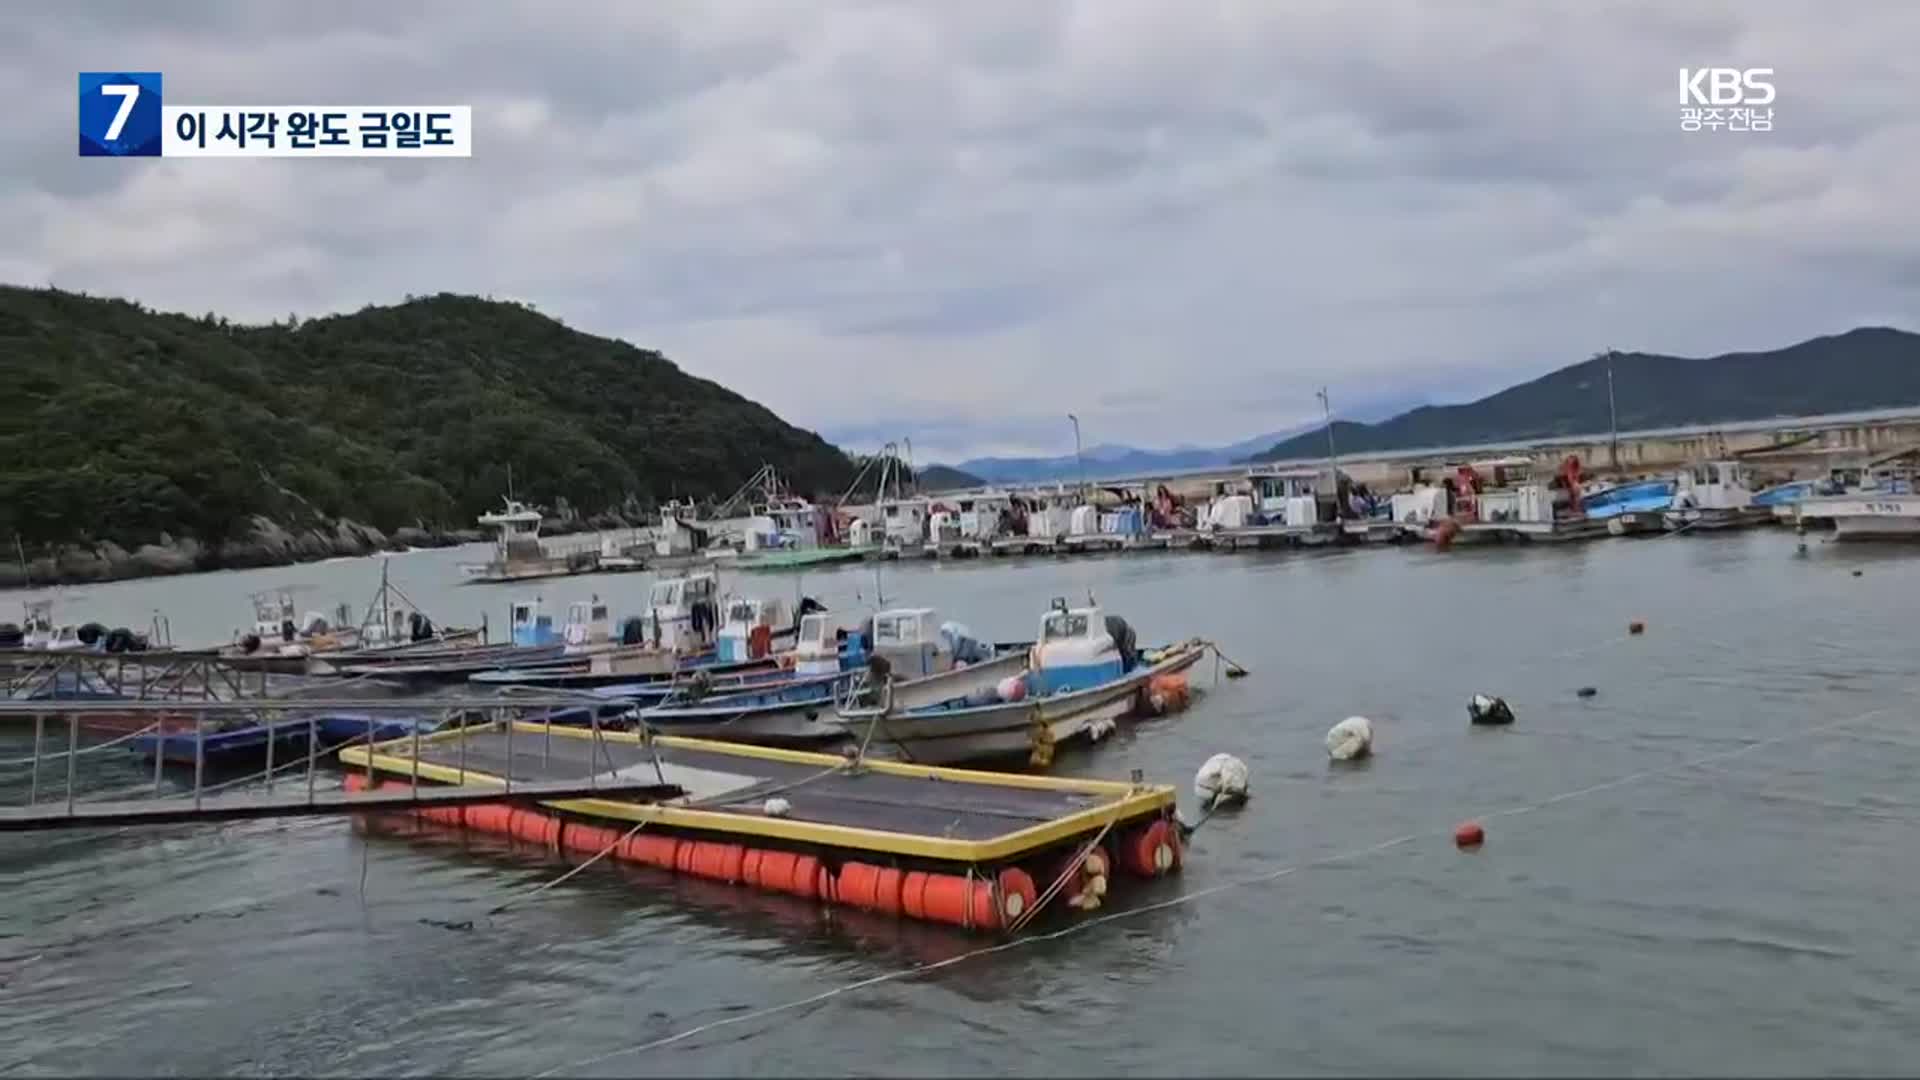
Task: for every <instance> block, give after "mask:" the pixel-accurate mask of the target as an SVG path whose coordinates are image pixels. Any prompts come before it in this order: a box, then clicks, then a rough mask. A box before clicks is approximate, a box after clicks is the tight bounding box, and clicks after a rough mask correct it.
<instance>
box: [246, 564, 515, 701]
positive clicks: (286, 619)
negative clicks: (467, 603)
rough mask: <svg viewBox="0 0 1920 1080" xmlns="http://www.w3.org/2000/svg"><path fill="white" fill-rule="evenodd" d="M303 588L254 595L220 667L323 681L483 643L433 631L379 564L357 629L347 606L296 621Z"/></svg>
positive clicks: (463, 634) (474, 634) (473, 633)
mask: <svg viewBox="0 0 1920 1080" xmlns="http://www.w3.org/2000/svg"><path fill="white" fill-rule="evenodd" d="M306 588H307V587H306V586H284V587H282V588H278V589H268V590H263V591H260V592H256V593H253V594H252V595H251V597H250V599H251V600H252V603H253V628H252V629H251V630H249V631H247V632H245V633H236V634H235V635H234V641H233V643H232V644H230V645H228V646H226V647H224V648H222V649H221V650H220V652H219V656H220V659H221V661H222V663H224V664H225V665H226V666H227V667H229V668H232V669H234V670H236V671H259V672H266V673H269V674H280V675H303V674H309V673H322V674H325V673H331V672H332V671H334V670H336V669H337V667H338V665H340V664H344V663H352V664H356V665H362V666H365V665H371V664H380V663H408V662H415V663H417V662H419V661H420V660H421V659H422V658H423V657H426V656H431V655H434V654H435V653H436V652H437V651H440V650H446V649H461V648H471V647H473V646H475V645H478V644H479V643H481V642H482V641H483V640H484V638H485V635H486V631H485V629H484V628H480V629H462V628H450V627H440V626H436V625H434V622H433V620H432V619H431V618H429V617H428V616H427V614H426V612H424V611H422V610H421V609H420V607H419V605H417V604H415V603H414V602H413V601H412V600H411V599H409V598H408V597H407V595H406V593H405V592H404V591H402V590H401V589H400V587H399V586H398V585H396V584H394V583H393V582H392V580H391V579H390V578H389V577H388V574H387V565H386V562H385V560H382V561H381V564H380V585H379V588H378V589H376V590H375V591H374V594H373V598H372V599H371V600H369V601H368V602H367V607H366V611H365V613H364V614H363V615H362V616H361V617H360V619H359V621H358V622H357V623H356V622H355V621H354V618H353V609H352V608H351V607H349V606H347V605H346V604H341V605H340V606H339V607H338V608H337V609H336V610H335V611H334V614H333V616H332V618H331V619H330V618H329V617H328V616H326V615H324V614H322V613H321V612H318V611H308V612H306V613H305V614H303V615H300V616H299V617H298V619H296V618H295V615H294V613H295V611H297V610H298V608H297V607H296V605H295V603H294V593H295V592H296V591H303V590H305V589H306Z"/></svg>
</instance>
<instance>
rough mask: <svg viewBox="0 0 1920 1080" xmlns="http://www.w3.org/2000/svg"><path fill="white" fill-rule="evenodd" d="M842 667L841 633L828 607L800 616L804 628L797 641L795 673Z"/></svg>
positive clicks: (821, 672) (829, 671)
mask: <svg viewBox="0 0 1920 1080" xmlns="http://www.w3.org/2000/svg"><path fill="white" fill-rule="evenodd" d="M839 670H840V636H839V634H838V633H837V627H835V625H834V623H833V620H832V618H831V617H830V616H829V615H828V614H827V613H826V612H824V611H815V612H809V613H808V614H806V615H802V616H801V617H800V630H799V633H798V634H797V635H796V640H795V641H794V644H793V673H794V675H795V676H797V677H801V678H805V677H807V676H809V675H832V674H835V673H836V672H838V671H839Z"/></svg>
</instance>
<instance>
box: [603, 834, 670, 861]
mask: <svg viewBox="0 0 1920 1080" xmlns="http://www.w3.org/2000/svg"><path fill="white" fill-rule="evenodd" d="M613 854H614V857H615V858H618V859H622V860H624V861H626V862H632V863H640V864H642V865H644V866H654V867H658V868H660V869H662V870H671V869H673V868H674V865H675V863H676V862H677V860H678V857H679V854H680V838H679V837H677V836H667V835H664V834H662V833H649V832H647V831H646V830H644V829H642V830H641V831H639V832H637V833H634V834H633V835H632V836H629V837H627V838H626V839H625V840H622V841H620V846H619V847H618V848H615V849H614V852H613Z"/></svg>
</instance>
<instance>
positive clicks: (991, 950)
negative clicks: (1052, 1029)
mask: <svg viewBox="0 0 1920 1080" xmlns="http://www.w3.org/2000/svg"><path fill="white" fill-rule="evenodd" d="M1894 708H1895V707H1894V706H1890V705H1889V706H1882V707H1881V708H1877V709H1872V710H1869V711H1867V712H1863V713H1859V714H1856V715H1854V716H1848V717H1843V718H1842V719H1839V720H1833V721H1829V722H1827V723H1824V724H1816V725H1814V726H1813V727H1810V728H1805V729H1802V730H1800V731H1793V732H1788V733H1786V734H1784V735H1776V736H1772V737H1770V738H1766V739H1761V740H1758V741H1757V742H1752V743H1749V744H1747V745H1745V746H1741V747H1737V748H1735V749H1732V750H1723V751H1719V752H1716V753H1712V754H1703V755H1701V756H1699V757H1695V758H1689V759H1688V760H1686V761H1683V762H1680V763H1679V764H1676V765H1668V766H1664V767H1661V768H1657V769H1642V770H1640V771H1638V772H1634V773H1629V774H1627V775H1625V776H1621V777H1616V778H1615V779H1612V780H1607V781H1604V782H1602V783H1598V784H1589V785H1587V786H1586V787H1581V788H1574V789H1572V790H1570V791H1563V792H1561V793H1559V794H1557V795H1553V796H1551V797H1548V798H1545V799H1541V800H1539V801H1536V802H1531V803H1524V804H1520V805H1517V806H1510V807H1506V808H1503V809H1499V810H1493V811H1490V812H1487V813H1484V814H1481V815H1479V817H1480V818H1483V819H1485V818H1497V817H1518V816H1520V815H1522V814H1529V813H1532V812H1534V811H1536V810H1544V809H1546V808H1548V807H1551V806H1556V805H1558V804H1560V803H1564V802H1570V801H1572V800H1574V799H1581V798H1585V797H1587V796H1589V795H1595V794H1598V793H1600V792H1603V791H1611V790H1613V789H1615V788H1621V787H1626V786H1628V785H1630V784H1634V783H1638V782H1639V781H1642V780H1647V779H1650V778H1653V777H1656V776H1664V775H1668V774H1672V773H1680V772H1685V771H1687V770H1690V769H1696V768H1699V767H1701V766H1703V765H1711V764H1715V763H1718V762H1721V761H1728V760H1731V759H1733V758H1737V757H1742V756H1744V755H1747V754H1751V753H1753V752H1755V751H1757V750H1761V749H1765V748H1766V747H1770V746H1777V745H1780V744H1781V743H1786V742H1792V741H1794V740H1797V739H1803V738H1807V737H1810V736H1813V735H1819V734H1822V733H1825V732H1828V731H1834V730H1837V729H1839V728H1843V727H1847V726H1850V725H1853V724H1858V723H1863V722H1865V721H1867V720H1870V719H1873V718H1874V717H1877V716H1882V715H1884V714H1886V713H1889V712H1892V711H1893V710H1894ZM1440 835H1442V834H1440V833H1427V832H1411V833H1404V834H1402V835H1400V836H1395V837H1392V838H1391V839H1387V840H1382V841H1380V842H1379V843H1376V844H1369V845H1367V846H1365V847H1359V848H1352V849H1349V850H1347V851H1342V852H1338V853H1336V854H1333V855H1327V856H1323V857H1321V858H1318V859H1310V860H1307V861H1304V862H1298V863H1290V864H1288V865H1286V866H1282V867H1279V868H1278V869H1275V870H1269V871H1267V872H1265V873H1262V874H1256V875H1253V876H1250V877H1243V878H1235V879H1232V880H1229V881H1223V882H1221V883H1220V884H1218V885H1209V886H1207V887H1206V888H1203V889H1195V890H1193V891H1191V892H1186V893H1182V894H1180V895H1179V896H1175V897H1171V898H1169V899H1166V900H1160V901H1156V902H1154V903H1151V904H1142V905H1140V906H1138V907H1131V908H1126V909H1124V910H1121V911H1115V912H1110V913H1108V914H1106V915H1097V916H1094V917H1092V918H1088V919H1084V920H1081V921H1079V922H1075V923H1072V924H1070V925H1068V926H1064V927H1062V928H1060V929H1058V930H1054V931H1050V932H1048V933H1044V934H1035V935H1032V936H1029V937H1021V938H1013V939H1012V940H1009V941H1003V942H999V943H997V944H994V945H988V946H985V947H982V948H979V949H974V950H972V951H970V952H964V953H960V954H959V955H957V956H950V957H947V958H946V959H943V960H935V961H931V962H929V963H925V964H917V965H915V966H913V967H910V968H902V969H900V970H897V971H888V972H882V973H881V974H879V975H874V976H872V977H870V978H866V979H861V980H859V981H858V982H852V983H847V984H846V985H844V986H837V987H834V988H832V989H829V990H823V991H821V992H820V993H817V994H812V995H810V996H808V997H804V998H798V999H796V1000H793V1001H788V1002H784V1003H782V1004H779V1005H773V1006H769V1007H767V1008H764V1009H757V1010H755V1011H753V1012H748V1013H741V1014H738V1015H735V1016H726V1017H722V1018H720V1019H718V1020H712V1021H709V1022H707V1023H705V1024H700V1025H698V1026H695V1027H691V1028H688V1029H686V1030H685V1031H681V1032H677V1033H675V1034H672V1035H666V1036H662V1037H661V1038H658V1039H652V1040H649V1041H647V1042H643V1043H638V1044H636V1045H633V1046H628V1047H624V1048H622V1049H619V1050H613V1051H609V1052H607V1053H604V1054H599V1055H596V1056H594V1057H590V1058H582V1059H580V1060H577V1061H570V1062H567V1063H565V1064H562V1065H558V1066H555V1067H554V1068H551V1069H548V1070H546V1071H545V1072H540V1073H535V1074H534V1075H535V1076H536V1077H549V1076H557V1075H560V1074H562V1073H569V1072H573V1071H576V1070H579V1069H584V1068H589V1067H592V1066H594V1065H599V1064H601V1063H603V1062H607V1061H611V1060H613V1059H614V1058H617V1057H624V1056H626V1055H628V1054H638V1053H644V1052H646V1051H648V1050H656V1049H659V1048H660V1047H663V1046H671V1045H673V1044H674V1043H680V1042H685V1041H686V1040H688V1039H692V1038H696V1037H698V1036H700V1035H703V1034H706V1033H707V1032H709V1031H714V1030H717V1029H719V1028H724V1027H731V1026H733V1025H735V1024H744V1023H747V1022H749V1021H752V1020H761V1019H765V1018H767V1017H770V1016H776V1015H778V1014H781V1013H786V1012H791V1011H793V1010H795V1009H803V1008H806V1007H807V1006H809V1005H817V1004H821V1003H823V1002H826V1001H830V1000H832V999H833V998H836V997H840V996H841V995H843V994H850V993H853V992H855V991H857V990H864V989H867V988H868V987H872V986H879V985H882V984H884V983H891V982H898V981H900V980H902V979H910V978H914V977H916V976H920V975H926V974H930V973H932V972H935V971H939V970H941V969H943V968H949V967H953V966H955V965H957V964H961V963H965V962H966V961H968V960H973V959H977V958H979V957H983V956H991V955H993V954H995V953H1002V952H1007V951H1009V950H1011V949H1018V948H1022V947H1024V946H1028V945H1033V944H1036V943H1039V942H1043V941H1056V940H1059V939H1060V938H1065V937H1071V936H1073V935H1075V934H1081V933H1085V932H1087V931H1089V930H1092V929H1094V928H1095V927H1099V926H1105V925H1107V924H1109V923H1114V922H1119V921H1122V920H1125V919H1132V918H1137V917H1139V916H1141V915H1146V914H1149V913H1152V912H1155V911H1165V910H1167V909H1168V908H1174V907H1179V906H1181V905H1183V904H1189V903H1192V902H1194V901H1196V900H1201V899H1204V898H1206V897H1209V896H1216V895H1218V894H1220V893H1224V892H1229V891H1231V890H1234V889H1241V888H1246V887H1249V886H1253V885H1264V884H1268V883H1271V882H1274V881H1278V880H1280V879H1281V878H1284V877H1289V876H1291V875H1294V874H1298V873H1300V872H1301V871H1303V870H1309V869H1316V868H1319V867H1324V866H1331V865H1334V864H1337V863H1344V862H1351V861H1353V860H1356V859H1362V858H1366V857H1368V856H1372V855H1377V854H1380V853H1381V852H1384V851H1391V850H1393V849H1395V848H1399V847H1404V846H1405V845H1407V844H1410V843H1412V842H1414V841H1415V840H1419V839H1421V838H1423V837H1428V838H1431V837H1436V836H1440ZM1445 835H1447V836H1449V837H1450V836H1451V832H1450V830H1449V831H1448V833H1446V834H1445Z"/></svg>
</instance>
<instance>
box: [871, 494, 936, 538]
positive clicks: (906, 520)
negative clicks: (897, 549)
mask: <svg viewBox="0 0 1920 1080" xmlns="http://www.w3.org/2000/svg"><path fill="white" fill-rule="evenodd" d="M927 513H928V507H927V501H926V500H925V499H891V500H888V501H887V502H884V503H882V504H880V520H881V528H882V539H884V540H885V541H886V542H887V543H889V544H897V545H900V546H903V547H904V546H916V547H917V546H919V545H921V544H924V543H926V542H927Z"/></svg>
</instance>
